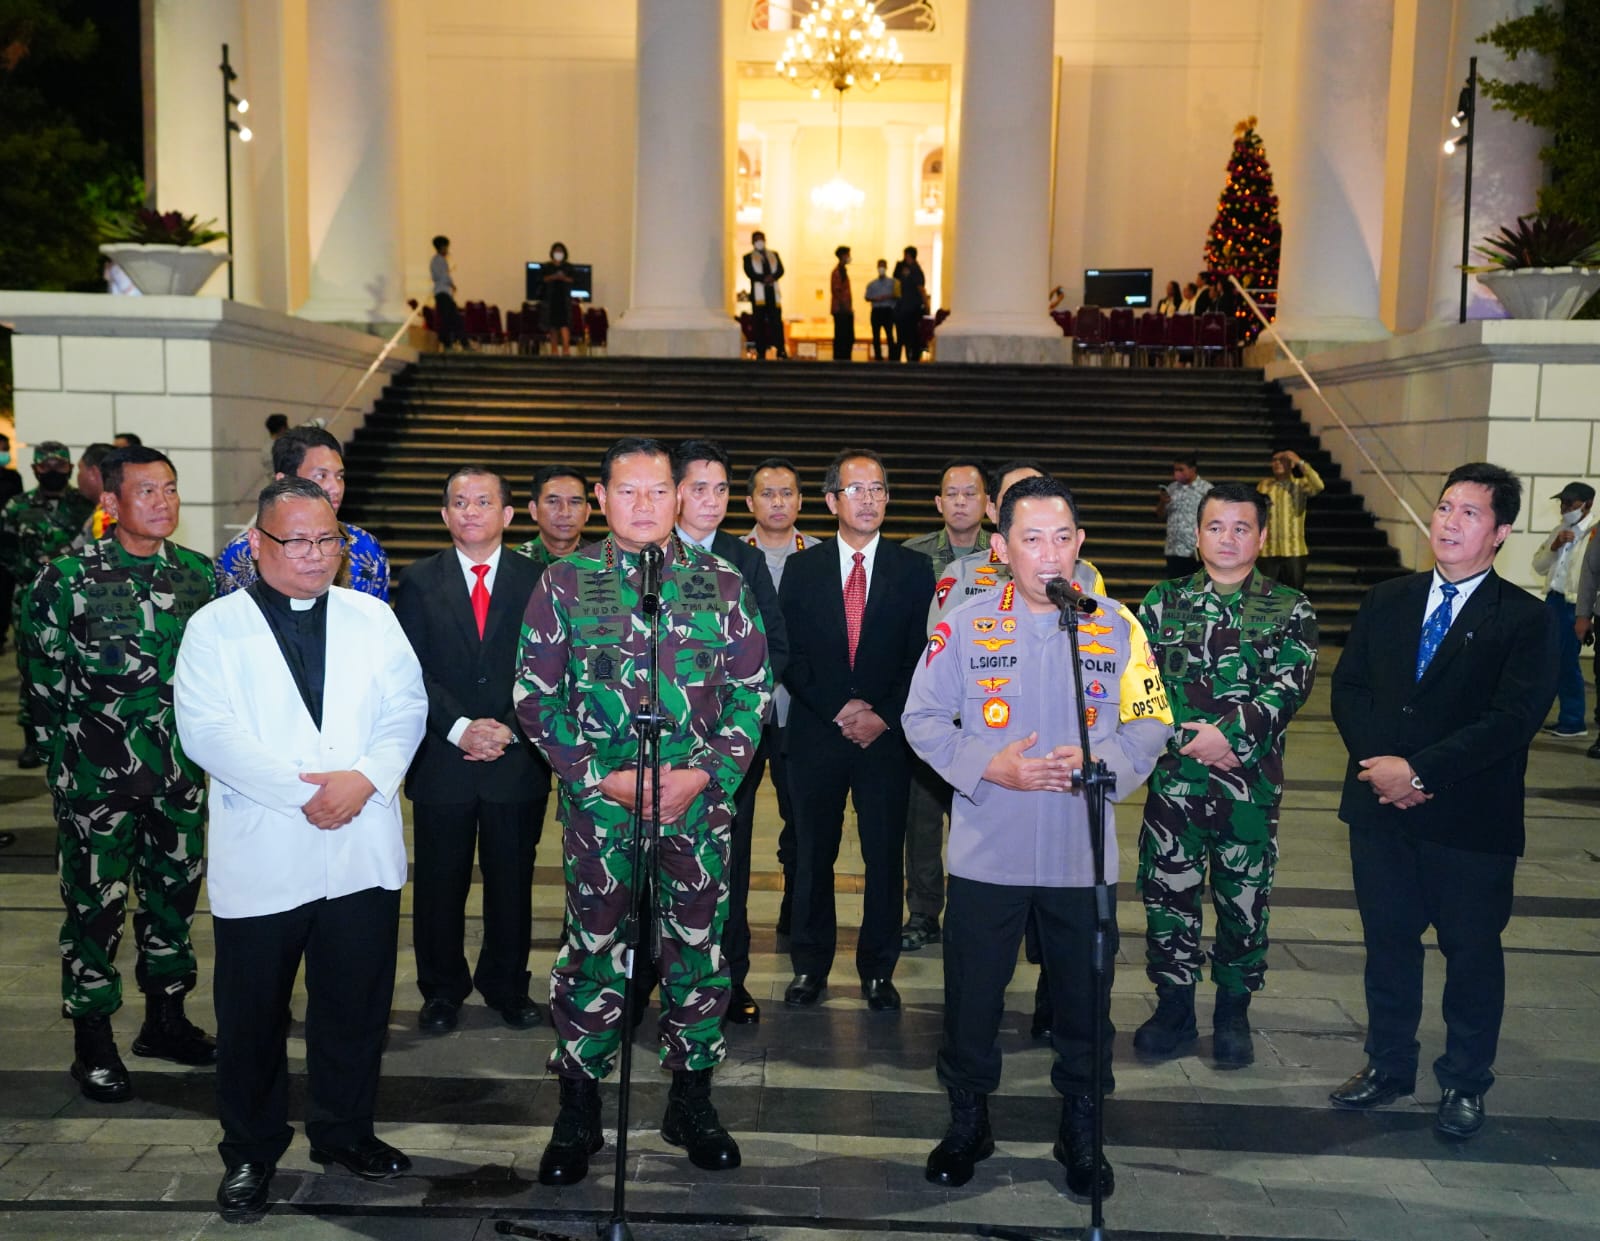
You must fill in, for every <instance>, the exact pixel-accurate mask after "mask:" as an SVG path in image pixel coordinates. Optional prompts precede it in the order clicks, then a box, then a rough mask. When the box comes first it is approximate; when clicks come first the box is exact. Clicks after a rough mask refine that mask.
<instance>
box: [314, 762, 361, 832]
mask: <svg viewBox="0 0 1600 1241" xmlns="http://www.w3.org/2000/svg"><path fill="white" fill-rule="evenodd" d="M300 778H301V779H302V780H304V781H305V782H306V783H307V784H315V785H318V786H319V787H318V789H317V791H316V792H315V793H313V794H312V795H311V800H310V801H308V802H307V803H306V804H305V805H303V806H301V807H300V813H301V814H303V815H305V816H306V821H307V822H309V823H310V824H311V826H312V827H317V828H321V829H322V830H323V831H325V832H331V831H333V830H334V829H335V828H340V827H343V826H344V825H345V824H346V823H348V822H350V820H351V819H353V818H355V817H356V815H358V814H360V813H361V807H363V806H365V805H366V804H367V798H369V797H371V796H372V795H373V794H374V793H376V792H377V791H378V790H377V788H376V787H375V786H374V785H373V783H372V781H371V780H369V779H367V778H366V777H365V776H364V775H362V774H361V773H360V772H359V771H302V772H301V773H300Z"/></svg>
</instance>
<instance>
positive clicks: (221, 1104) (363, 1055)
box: [212, 888, 400, 1168]
mask: <svg viewBox="0 0 1600 1241" xmlns="http://www.w3.org/2000/svg"><path fill="white" fill-rule="evenodd" d="M212 922H213V927H214V929H215V933H216V974H215V980H214V983H213V990H214V992H215V995H216V1004H217V1117H218V1119H219V1120H220V1121H221V1122H222V1141H221V1142H220V1143H219V1144H218V1145H217V1150H218V1152H219V1153H220V1154H221V1155H222V1162H223V1163H224V1164H226V1165H227V1166H228V1167H230V1168H232V1167H236V1166H237V1165H239V1164H241V1163H276V1162H277V1161H278V1160H279V1159H280V1158H281V1157H282V1155H283V1152H284V1151H286V1150H288V1149H289V1140H290V1139H291V1138H292V1137H293V1136H294V1130H293V1129H291V1128H290V1127H289V1049H288V1042H287V1040H288V1035H289V1032H288V1029H287V1028H286V1022H287V1020H288V1012H289V1000H290V997H291V996H292V995H293V993H294V980H295V975H296V974H298V973H299V972H300V962H301V961H302V960H304V961H305V967H306V1075H307V1077H308V1079H309V1085H310V1090H309V1097H308V1099H307V1101H306V1136H307V1137H308V1138H310V1139H311V1143H312V1145H313V1146H353V1145H355V1144H356V1143H358V1142H360V1141H361V1140H362V1139H363V1138H367V1137H371V1136H372V1115H373V1111H374V1109H375V1107H376V1105H377V1099H378V1070H379V1068H380V1066H381V1064H382V1061H383V1043H384V1037H385V1034H386V1032H387V1030H388V1026H389V1003H390V1001H391V1000H392V999H393V998H394V967H395V940H396V936H397V935H398V933H399V928H400V893H399V892H390V891H388V890H387V889H384V888H368V889H366V890H365V891H362V892H352V893H351V894H350V895H349V896H340V897H336V898H334V899H332V900H320V901H311V902H309V903H307V904H304V905H301V906H299V907H298V908H296V909H290V910H287V911H285V912H283V913H276V914H263V915H262V916H260V917H256V918H213V920H212Z"/></svg>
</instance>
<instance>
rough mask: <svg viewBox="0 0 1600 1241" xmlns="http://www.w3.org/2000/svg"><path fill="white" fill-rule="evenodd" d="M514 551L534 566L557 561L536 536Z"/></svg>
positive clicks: (540, 538) (519, 545)
mask: <svg viewBox="0 0 1600 1241" xmlns="http://www.w3.org/2000/svg"><path fill="white" fill-rule="evenodd" d="M515 550H516V552H517V554H518V555H519V556H526V557H527V558H528V559H529V560H531V561H533V563H534V564H542V565H552V564H554V563H555V562H556V559H557V558H556V557H555V556H553V555H551V554H550V549H549V548H548V547H546V546H545V545H544V539H543V538H542V537H541V536H539V535H537V534H536V535H534V536H533V538H531V539H529V540H528V541H527V542H526V543H519V544H518V545H517V547H516V549H515ZM579 550H582V549H581V548H580V549H579Z"/></svg>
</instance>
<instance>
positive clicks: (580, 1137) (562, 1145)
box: [539, 1077, 606, 1185]
mask: <svg viewBox="0 0 1600 1241" xmlns="http://www.w3.org/2000/svg"><path fill="white" fill-rule="evenodd" d="M557 1080H558V1081H559V1082H560V1083H561V1111H560V1112H558V1113H557V1114H556V1125H555V1128H554V1129H552V1130H551V1132H550V1141H549V1142H548V1143H546V1145H545V1148H544V1154H543V1155H541V1156H540V1157H539V1184H541V1185H576V1184H577V1183H578V1182H579V1181H581V1180H583V1178H584V1177H586V1176H588V1175H589V1156H590V1155H592V1154H594V1153H595V1152H596V1151H598V1150H599V1149H600V1148H601V1147H602V1146H604V1145H605V1144H606V1139H605V1135H604V1134H603V1133H602V1132H601V1131H600V1083H599V1082H597V1081H595V1079H594V1078H592V1077H561V1078H558V1079H557Z"/></svg>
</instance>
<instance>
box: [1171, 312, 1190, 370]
mask: <svg viewBox="0 0 1600 1241" xmlns="http://www.w3.org/2000/svg"><path fill="white" fill-rule="evenodd" d="M1196 330H1197V328H1196V324H1195V317H1194V316H1193V315H1173V316H1172V318H1170V319H1168V320H1167V356H1168V357H1169V358H1175V359H1177V360H1178V361H1180V362H1181V361H1182V360H1183V359H1184V356H1185V355H1187V356H1188V358H1189V360H1190V361H1193V360H1194V354H1195V344H1196V335H1195V333H1196Z"/></svg>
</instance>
